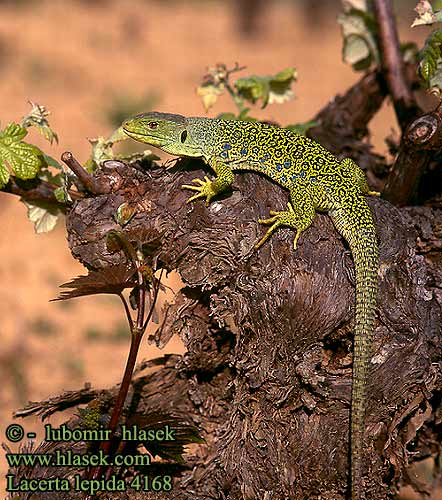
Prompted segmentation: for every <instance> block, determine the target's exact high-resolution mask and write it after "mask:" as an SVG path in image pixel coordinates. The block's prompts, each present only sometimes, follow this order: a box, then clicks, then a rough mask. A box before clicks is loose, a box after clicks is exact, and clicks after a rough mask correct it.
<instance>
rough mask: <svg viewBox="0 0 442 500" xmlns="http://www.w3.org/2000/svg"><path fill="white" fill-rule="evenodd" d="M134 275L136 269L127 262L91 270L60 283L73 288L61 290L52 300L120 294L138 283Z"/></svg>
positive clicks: (64, 286) (62, 286)
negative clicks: (85, 274) (100, 294)
mask: <svg viewBox="0 0 442 500" xmlns="http://www.w3.org/2000/svg"><path fill="white" fill-rule="evenodd" d="M134 275H135V269H134V268H133V267H128V266H127V264H118V265H117V266H110V267H107V268H105V269H100V270H99V271H89V273H88V274H87V276H78V277H77V278H74V279H73V280H71V281H69V282H68V283H64V284H63V285H60V288H72V290H70V291H66V292H61V293H60V295H59V296H58V297H57V298H56V299H52V300H53V301H57V300H67V299H73V298H75V297H84V296H87V295H96V294H99V293H110V294H120V293H121V292H122V291H123V290H124V289H125V288H132V287H134V286H135V285H136V279H135V276H134Z"/></svg>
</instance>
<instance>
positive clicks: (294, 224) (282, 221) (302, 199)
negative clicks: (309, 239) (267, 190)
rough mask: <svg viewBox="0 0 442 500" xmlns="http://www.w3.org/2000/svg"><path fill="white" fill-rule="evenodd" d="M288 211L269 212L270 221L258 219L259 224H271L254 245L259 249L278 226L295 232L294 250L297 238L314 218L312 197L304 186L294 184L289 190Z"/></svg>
mask: <svg viewBox="0 0 442 500" xmlns="http://www.w3.org/2000/svg"><path fill="white" fill-rule="evenodd" d="M287 207H288V210H284V211H282V212H275V211H273V210H271V211H270V215H273V217H271V218H270V219H259V220H258V222H259V223H260V224H272V226H271V227H270V228H269V229H268V230H267V232H266V234H265V235H264V236H263V238H261V239H260V240H259V242H258V243H257V244H256V245H255V248H256V249H257V248H259V247H260V246H261V245H263V244H264V243H265V242H266V241H267V240H268V239H269V238H270V236H271V235H272V233H273V232H274V231H275V230H276V229H277V228H278V227H280V226H289V227H291V228H293V229H295V230H296V235H295V238H294V240H293V247H294V248H295V250H296V245H297V243H298V239H299V236H300V235H301V233H302V232H303V231H305V230H306V229H307V228H308V227H309V226H310V225H311V223H312V222H313V219H314V217H315V206H314V204H313V199H312V196H311V194H310V192H309V190H308V187H307V186H306V185H305V184H296V185H294V186H292V187H291V188H290V202H289V203H287Z"/></svg>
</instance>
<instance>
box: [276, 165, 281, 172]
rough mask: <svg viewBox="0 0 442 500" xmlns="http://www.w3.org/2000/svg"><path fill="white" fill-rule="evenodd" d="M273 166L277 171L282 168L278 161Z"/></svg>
mask: <svg viewBox="0 0 442 500" xmlns="http://www.w3.org/2000/svg"><path fill="white" fill-rule="evenodd" d="M275 168H276V170H277V171H278V172H281V170H282V165H281V164H280V163H277V164H276V166H275Z"/></svg>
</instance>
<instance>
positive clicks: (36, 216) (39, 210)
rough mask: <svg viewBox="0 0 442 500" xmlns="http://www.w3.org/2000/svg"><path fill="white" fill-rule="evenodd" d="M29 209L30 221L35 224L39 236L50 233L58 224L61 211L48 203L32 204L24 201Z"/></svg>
mask: <svg viewBox="0 0 442 500" xmlns="http://www.w3.org/2000/svg"><path fill="white" fill-rule="evenodd" d="M23 203H24V204H25V205H26V207H27V208H28V219H29V220H30V221H31V222H33V223H34V230H35V232H36V233H37V234H40V233H48V232H49V231H52V229H54V227H55V225H56V224H57V221H58V217H59V216H60V211H59V210H58V209H57V208H54V206H52V205H50V204H46V203H38V204H37V203H30V202H28V201H23Z"/></svg>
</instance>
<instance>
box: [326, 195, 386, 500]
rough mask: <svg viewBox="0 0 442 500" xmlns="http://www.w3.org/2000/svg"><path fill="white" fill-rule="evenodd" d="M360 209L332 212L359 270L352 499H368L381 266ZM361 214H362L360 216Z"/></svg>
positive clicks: (366, 216)
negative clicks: (369, 403) (370, 390)
mask: <svg viewBox="0 0 442 500" xmlns="http://www.w3.org/2000/svg"><path fill="white" fill-rule="evenodd" d="M360 201H361V203H360V204H359V210H358V211H356V213H357V215H358V216H355V211H353V210H352V213H349V212H347V211H344V210H339V211H334V213H331V214H330V215H331V216H332V219H333V222H334V224H335V226H336V228H337V229H338V231H339V232H340V233H341V234H342V235H343V236H344V238H345V239H346V240H347V241H348V243H349V245H350V249H351V251H352V255H353V260H354V263H355V271H356V315H355V329H354V351H353V384H352V395H351V416H350V420H351V425H350V443H351V444H350V449H351V453H350V461H351V498H352V500H362V499H364V498H365V495H364V487H363V481H362V476H363V469H362V458H363V456H364V430H365V424H364V419H365V406H366V404H365V403H366V385H367V372H368V368H369V360H370V357H371V340H372V336H373V326H374V319H375V312H376V296H377V289H378V284H377V273H378V267H379V256H378V253H379V251H378V244H377V237H376V230H375V227H374V224H373V220H372V217H371V213H370V211H369V208H368V206H367V205H366V203H365V200H363V199H362V197H361V200H360ZM358 212H359V213H358Z"/></svg>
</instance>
